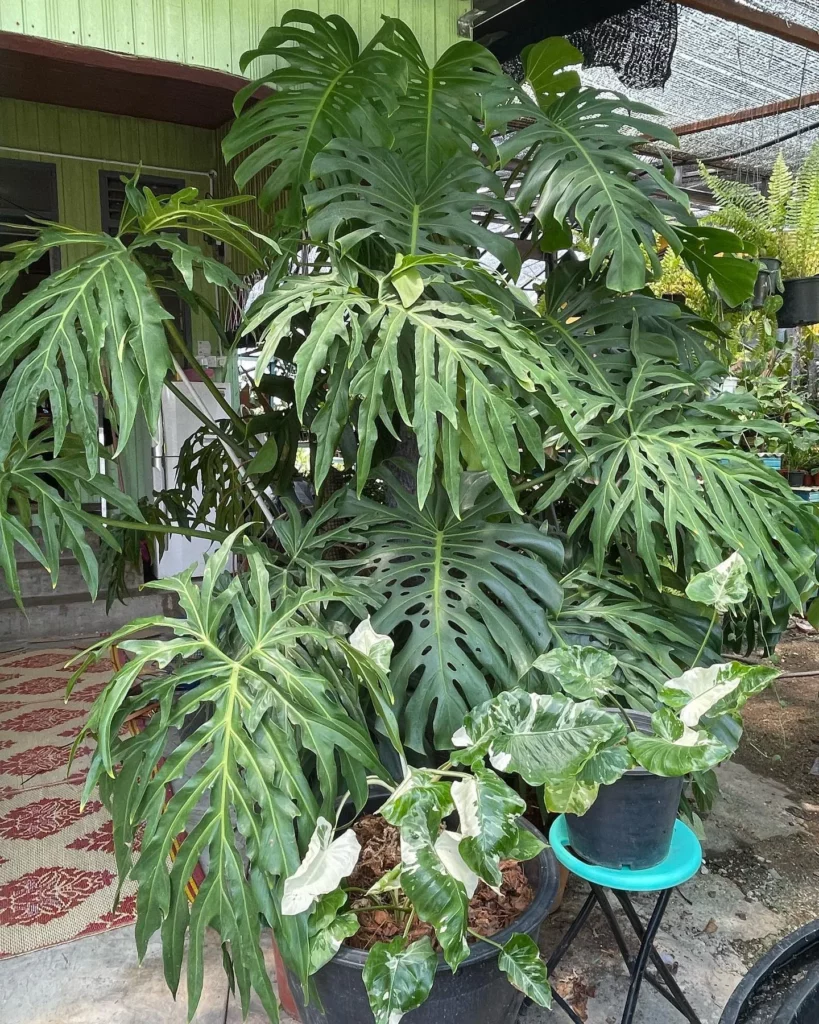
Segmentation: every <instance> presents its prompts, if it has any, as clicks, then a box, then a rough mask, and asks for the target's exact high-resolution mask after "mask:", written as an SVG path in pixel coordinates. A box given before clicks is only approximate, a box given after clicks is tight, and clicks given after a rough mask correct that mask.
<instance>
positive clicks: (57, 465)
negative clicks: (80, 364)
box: [0, 425, 143, 608]
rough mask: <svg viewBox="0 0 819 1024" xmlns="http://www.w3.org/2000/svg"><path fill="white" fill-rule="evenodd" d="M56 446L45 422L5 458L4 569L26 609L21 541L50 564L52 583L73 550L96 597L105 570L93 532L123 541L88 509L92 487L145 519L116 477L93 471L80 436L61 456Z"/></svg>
mask: <svg viewBox="0 0 819 1024" xmlns="http://www.w3.org/2000/svg"><path fill="white" fill-rule="evenodd" d="M53 450H54V433H53V431H52V430H51V429H50V428H44V427H43V426H42V425H40V426H39V427H38V428H37V432H36V433H35V434H34V435H33V436H32V437H30V438H29V440H28V442H27V443H23V442H22V441H20V440H15V441H13V442H12V445H11V450H10V451H9V452H8V454H7V455H6V457H5V459H3V460H2V462H0V568H2V570H3V574H4V577H5V582H6V587H7V588H8V590H9V591H10V592H11V594H12V595H13V597H14V599H15V601H16V602H17V604H18V605H19V606H20V608H22V607H23V597H22V591H21V588H20V577H19V573H18V571H17V552H16V551H15V545H19V546H20V547H21V548H23V549H24V550H25V551H27V552H28V554H29V555H31V556H32V558H34V559H36V561H38V562H39V563H40V564H41V565H42V566H43V567H44V568H45V569H46V571H47V572H48V573H49V575H50V577H51V585H52V587H56V586H57V584H58V583H59V578H60V552H61V551H63V550H66V549H67V550H69V551H71V552H72V553H73V555H74V557H75V558H76V559H77V563H78V565H79V567H80V571H81V572H82V575H83V579H84V580H85V582H86V584H87V585H88V589H89V591H90V593H91V596H92V598H96V596H97V589H98V586H99V569H98V565H97V558H96V555H95V553H94V550H93V548H92V547H91V545H90V543H89V538H88V533H89V531H90V532H91V533H92V534H95V535H96V536H97V537H98V538H99V540H100V541H101V542H102V543H103V544H106V545H109V546H110V547H112V548H114V549H118V548H119V542H118V540H117V538H116V537H115V536H114V535H113V534H112V533H111V532H110V531H109V530H107V529H106V527H105V525H104V524H103V523H102V522H101V520H100V519H99V517H98V516H95V515H92V514H91V513H90V512H87V511H85V509H84V508H83V501H84V500H85V496H86V495H87V493H88V489H89V488H90V489H93V491H94V492H95V493H96V494H99V495H101V496H102V497H104V498H105V499H106V500H107V501H109V502H110V503H111V504H112V505H113V506H115V508H117V509H119V510H120V511H121V512H124V513H125V514H126V515H127V516H128V517H129V518H131V519H132V520H136V521H138V522H139V521H142V519H143V516H142V513H141V512H140V510H139V507H138V505H137V504H136V502H135V501H134V500H133V498H129V497H128V495H127V494H123V493H122V491H120V490H119V488H117V486H116V485H115V484H114V482H113V480H111V478H110V477H108V476H105V475H104V474H102V473H98V472H95V473H93V474H91V475H89V473H88V466H87V463H86V460H85V452H84V450H83V445H82V442H81V441H80V439H79V438H77V437H75V436H73V435H71V434H69V435H67V436H66V437H65V439H64V441H63V443H62V446H61V449H60V455H59V456H58V457H57V458H50V457H48V456H50V455H51V453H52V452H53ZM35 530H36V531H37V533H36V534H35V532H34V531H35Z"/></svg>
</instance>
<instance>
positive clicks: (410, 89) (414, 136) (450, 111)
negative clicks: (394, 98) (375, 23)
mask: <svg viewBox="0 0 819 1024" xmlns="http://www.w3.org/2000/svg"><path fill="white" fill-rule="evenodd" d="M385 21H386V24H387V26H388V28H389V29H390V30H391V34H388V35H385V37H384V45H385V46H387V47H388V48H389V49H390V50H391V51H392V52H393V53H395V54H396V55H398V56H399V57H401V58H402V59H403V60H404V62H405V66H406V71H407V87H406V91H405V92H404V93H403V95H402V96H401V97H400V98H399V100H398V105H397V107H396V109H395V111H394V112H392V113H391V115H390V119H389V126H390V131H391V132H392V134H393V136H394V139H395V143H394V145H395V149H396V151H397V152H399V153H400V154H401V156H402V157H403V159H404V160H406V162H407V164H408V166H409V167H410V168H411V170H412V172H413V174H415V175H416V176H417V178H418V180H419V181H431V180H432V178H433V177H435V176H436V175H437V174H438V172H439V169H440V168H441V167H442V166H443V165H445V164H447V163H448V162H449V161H450V159H451V158H452V157H453V156H456V155H458V156H459V157H461V159H462V160H464V161H465V162H467V163H470V164H472V163H474V162H475V160H476V158H477V157H476V154H481V155H482V156H483V157H484V158H485V159H486V160H488V161H489V162H490V163H492V162H493V161H494V157H495V148H494V145H493V143H492V141H491V138H490V133H489V132H488V131H486V130H485V129H484V128H482V127H481V125H480V123H479V121H480V118H481V114H482V103H481V98H482V96H484V95H485V94H486V93H487V92H489V91H494V90H498V89H499V90H501V91H504V90H505V91H510V86H511V83H510V82H509V80H508V79H505V78H504V76H503V75H502V74H501V69H500V65H499V64H498V62H497V60H496V58H495V57H494V56H493V55H492V54H491V53H490V52H489V50H487V49H486V48H485V47H483V46H480V45H479V44H477V43H472V42H468V41H466V40H461V41H459V42H457V43H454V44H453V45H452V46H450V47H449V49H447V50H445V51H444V53H443V54H442V55H441V56H440V57H439V58H438V60H437V61H436V62H435V64H433V65H430V64H429V63H428V62H427V60H426V57H425V56H424V53H423V50H422V49H421V47H420V45H419V43H418V40H417V39H416V38H415V36H414V35H413V33H412V32H411V31H410V29H409V27H408V26H407V25H406V24H405V23H403V22H401V21H398V20H396V19H393V18H386V19H385Z"/></svg>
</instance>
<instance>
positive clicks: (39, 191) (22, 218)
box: [0, 159, 60, 310]
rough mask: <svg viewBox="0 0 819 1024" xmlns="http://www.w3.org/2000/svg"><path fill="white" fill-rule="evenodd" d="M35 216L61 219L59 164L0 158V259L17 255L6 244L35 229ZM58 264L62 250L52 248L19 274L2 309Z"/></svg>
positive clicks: (16, 300) (27, 290)
mask: <svg viewBox="0 0 819 1024" xmlns="http://www.w3.org/2000/svg"><path fill="white" fill-rule="evenodd" d="M32 217H35V218H37V219H39V220H59V210H58V203H57V168H56V166H55V165H54V164H49V163H40V162H38V161H34V160H7V159H0V261H2V260H10V259H12V257H13V255H14V253H12V252H3V251H2V247H3V246H5V245H8V244H9V243H11V242H19V241H20V240H21V239H23V238H27V237H29V236H30V235H31V234H32V233H33V230H34V224H33V223H32V219H31V218H32ZM59 268H60V252H59V250H58V249H52V250H51V251H50V252H47V253H46V254H45V255H44V256H41V257H40V259H38V260H36V261H35V262H34V263H32V264H31V266H30V267H28V268H27V269H26V270H25V271H24V272H23V273H22V274H20V276H19V277H18V278H17V280H16V281H15V283H14V285H13V286H12V288H11V290H10V291H9V293H8V294H7V295H6V296H5V298H4V300H3V302H2V306H0V310H6V309H11V308H12V306H15V305H16V304H17V303H18V302H19V301H20V299H22V298H23V296H25V295H27V294H28V293H29V292H30V291H33V290H34V289H35V288H36V287H37V285H38V284H39V283H40V282H41V281H43V280H45V278H47V277H48V276H49V274H52V273H53V272H54V271H55V270H59Z"/></svg>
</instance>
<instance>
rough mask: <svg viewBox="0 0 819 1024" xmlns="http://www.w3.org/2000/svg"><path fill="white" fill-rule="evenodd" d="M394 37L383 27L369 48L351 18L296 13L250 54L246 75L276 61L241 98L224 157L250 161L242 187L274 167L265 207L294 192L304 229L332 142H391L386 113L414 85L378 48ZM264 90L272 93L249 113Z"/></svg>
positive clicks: (243, 167)
mask: <svg viewBox="0 0 819 1024" xmlns="http://www.w3.org/2000/svg"><path fill="white" fill-rule="evenodd" d="M388 35H389V29H388V27H387V26H383V27H382V29H381V31H380V32H379V33H378V34H377V35H376V36H375V37H374V38H373V39H372V40H371V41H370V43H369V44H368V45H367V46H365V47H364V48H363V49H361V48H360V46H359V43H358V40H357V38H356V35H355V32H354V31H353V30H352V28H351V27H350V25H349V24H348V23H347V22H346V21H344V19H343V18H340V17H338V16H337V15H331V16H330V17H328V18H322V17H320V16H319V15H318V14H316V13H315V12H312V11H300V10H290V11H285V12H284V13H283V14H282V16H281V18H280V19H279V24H278V25H276V26H274V27H273V28H269V29H268V30H267V32H265V34H264V36H263V37H262V40H261V42H260V43H259V45H258V47H256V49H253V50H248V51H247V52H246V53H244V54H243V55H242V59H241V68H242V70H243V71H244V70H246V69H247V68H248V66H249V65H250V64H252V63H253V62H254V61H255V60H257V58H265V59H266V60H267V61H270V62H272V63H273V70H271V71H267V72H266V73H264V74H262V75H261V76H260V77H259V78H257V79H255V80H254V81H253V82H251V84H250V85H248V86H246V87H245V88H244V89H242V90H241V91H240V92H239V94H238V95H237V97H236V101H235V103H234V108H235V110H236V112H237V115H238V116H237V119H236V121H235V122H234V123H233V125H232V126H231V129H230V131H229V132H228V134H227V135H226V136H225V138H224V140H223V142H222V150H223V152H224V155H225V158H226V159H227V160H232V159H233V158H234V157H237V156H239V155H240V154H246V155H244V156H243V159H242V160H241V162H240V164H239V166H238V167H237V169H236V172H235V178H236V181H237V182H238V183H239V186H240V187H244V186H245V185H246V184H247V183H248V182H249V181H250V180H251V179H252V178H253V177H255V176H256V175H257V174H259V173H260V172H263V171H267V170H268V169H270V168H273V169H272V170H271V171H270V173H269V175H268V178H267V180H266V182H265V184H264V187H263V188H262V190H261V193H260V195H259V202H260V203H261V205H262V206H263V207H265V208H269V207H271V206H272V205H273V203H274V202H275V201H276V199H277V198H278V196H279V195H280V194H281V193H282V192H284V191H286V190H287V189H292V190H293V191H292V195H291V209H293V211H294V216H295V219H296V222H298V211H299V208H300V205H301V190H302V189H303V188H304V186H305V185H306V184H307V183H308V181H309V177H310V168H311V166H312V163H313V159H314V157H315V155H316V154H317V153H318V152H319V151H320V150H321V149H322V148H323V147H324V146H325V145H326V144H327V143H328V142H329V141H330V139H331V138H334V137H339V136H348V137H349V136H352V137H358V136H360V137H362V138H364V139H366V140H367V141H369V142H371V143H372V142H374V141H383V139H384V138H385V136H386V128H385V126H384V117H383V112H384V110H385V109H389V108H392V107H393V106H394V103H395V98H396V94H397V93H398V92H401V91H403V88H404V85H405V83H406V71H405V67H404V63H403V61H401V60H398V59H397V58H396V57H395V55H393V54H391V53H389V52H387V51H385V50H383V49H378V48H377V46H378V44H379V43H380V42H381V41H382V40H383V39H384V38H385V37H386V36H388ZM263 86H264V87H267V90H266V94H265V95H264V96H263V97H262V98H261V99H259V100H258V101H257V102H255V103H254V104H253V105H252V106H247V104H248V102H249V101H250V99H251V97H253V96H254V95H255V94H256V93H258V91H259V89H260V88H261V87H263ZM248 151H250V152H248Z"/></svg>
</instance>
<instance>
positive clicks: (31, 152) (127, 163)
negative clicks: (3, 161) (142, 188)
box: [0, 146, 218, 191]
mask: <svg viewBox="0 0 819 1024" xmlns="http://www.w3.org/2000/svg"><path fill="white" fill-rule="evenodd" d="M0 151H2V152H4V153H22V154H23V155H24V156H47V157H49V158H50V159H52V160H79V161H80V162H81V163H86V164H102V166H103V167H141V168H143V169H144V170H146V171H161V172H162V173H164V174H184V175H185V176H186V177H189V176H190V177H192V176H194V175H196V176H197V177H200V178H208V180H209V181H210V183H211V191H213V183H214V182H215V180H216V177H217V175H218V171H215V170H211V171H191V170H187V169H186V168H184V167H160V166H159V165H158V164H143V163H140V162H139V161H134V160H108V159H103V158H101V157H96V156H76V155H74V154H73V153H50V152H49V151H48V150H45V149H22V148H21V147H20V146H0Z"/></svg>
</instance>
